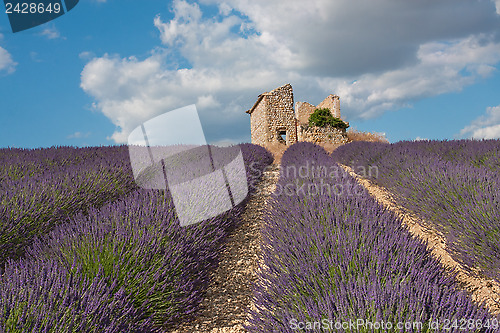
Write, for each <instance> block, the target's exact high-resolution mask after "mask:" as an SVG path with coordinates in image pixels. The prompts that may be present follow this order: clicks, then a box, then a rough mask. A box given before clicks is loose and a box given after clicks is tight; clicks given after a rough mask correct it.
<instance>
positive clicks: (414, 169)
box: [333, 140, 500, 282]
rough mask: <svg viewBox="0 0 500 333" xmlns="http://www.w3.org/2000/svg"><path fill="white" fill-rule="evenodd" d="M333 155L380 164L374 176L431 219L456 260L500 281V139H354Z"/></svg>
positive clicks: (365, 164) (349, 162) (352, 161)
mask: <svg viewBox="0 0 500 333" xmlns="http://www.w3.org/2000/svg"><path fill="white" fill-rule="evenodd" d="M333 156H334V157H335V158H336V159H337V160H338V161H339V162H340V163H344V164H347V165H351V166H354V169H358V171H359V170H362V169H359V166H362V167H363V168H368V167H372V168H373V167H376V168H377V169H378V176H377V177H375V178H374V179H373V180H374V181H375V182H376V183H377V184H379V185H382V186H385V187H387V188H388V189H389V190H390V191H391V193H393V194H394V196H395V198H396V200H397V201H398V202H399V203H400V204H402V205H403V206H405V207H406V208H408V209H410V210H412V211H413V212H415V213H416V214H418V215H419V216H421V217H422V218H423V219H424V220H426V221H428V222H430V223H432V224H433V225H434V227H435V228H437V229H438V230H439V231H440V232H441V233H442V234H443V235H444V236H445V238H446V243H447V247H448V248H449V249H450V252H451V254H452V256H453V257H454V259H455V260H457V261H458V262H460V263H461V264H463V265H464V267H465V268H467V269H469V270H471V271H477V270H479V271H480V272H481V274H482V275H484V276H485V277H488V278H492V279H495V280H496V281H498V282H500V242H499V239H500V140H483V141H477V140H457V141H419V142H408V141H406V142H398V143H394V144H390V145H389V144H371V143H361V142H355V143H351V144H349V145H346V146H344V147H341V148H339V149H337V150H336V151H335V152H334V153H333Z"/></svg>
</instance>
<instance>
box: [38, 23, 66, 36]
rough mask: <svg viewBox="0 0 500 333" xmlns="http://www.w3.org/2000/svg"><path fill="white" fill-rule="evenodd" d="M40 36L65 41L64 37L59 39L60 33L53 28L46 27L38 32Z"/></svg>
mask: <svg viewBox="0 0 500 333" xmlns="http://www.w3.org/2000/svg"><path fill="white" fill-rule="evenodd" d="M40 35H41V36H45V37H47V38H48V39H58V38H63V39H66V38H65V37H61V33H60V32H59V30H57V28H56V27H55V26H51V27H47V28H45V29H43V30H42V32H40Z"/></svg>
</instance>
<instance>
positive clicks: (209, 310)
mask: <svg viewBox="0 0 500 333" xmlns="http://www.w3.org/2000/svg"><path fill="white" fill-rule="evenodd" d="M278 176H279V167H278V166H277V165H274V164H273V165H272V166H270V167H268V168H266V171H265V172H264V174H263V176H262V179H261V180H260V182H259V183H258V184H257V189H256V191H255V192H254V194H253V195H252V196H251V197H250V199H249V201H248V203H247V205H246V208H245V211H244V213H243V214H242V222H241V224H240V226H238V227H237V228H236V229H235V230H233V232H232V234H231V235H230V236H229V238H228V241H227V243H226V247H225V250H224V251H223V252H222V256H221V262H220V264H219V267H218V268H217V269H216V270H215V271H214V272H213V275H212V278H211V284H210V286H209V288H208V290H207V293H206V296H205V299H204V300H203V301H202V303H201V306H200V310H199V311H198V312H197V313H196V316H195V318H194V319H193V320H192V321H190V322H187V323H184V324H183V325H182V326H181V327H179V328H177V329H175V330H172V331H170V333H192V332H202V333H207V332H210V333H219V332H220V333H222V332H224V333H226V332H227V333H229V332H231V333H233V332H234V333H239V332H246V330H245V329H244V328H243V323H244V322H245V321H246V320H247V314H246V312H247V309H248V308H249V307H250V306H251V305H252V289H251V288H252V283H253V282H254V281H255V279H256V274H255V273H256V269H257V267H258V265H257V260H258V259H259V251H260V226H261V220H262V211H263V208H264V206H265V204H266V201H267V199H268V198H269V195H270V194H271V193H272V192H273V191H274V189H275V187H276V181H277V180H278Z"/></svg>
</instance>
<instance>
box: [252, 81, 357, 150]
mask: <svg viewBox="0 0 500 333" xmlns="http://www.w3.org/2000/svg"><path fill="white" fill-rule="evenodd" d="M320 108H327V109H330V112H331V114H332V115H333V116H334V117H336V118H339V119H340V98H339V96H337V95H329V96H328V97H327V98H325V99H324V100H323V101H322V102H321V103H319V104H318V105H317V106H314V105H312V104H309V103H307V102H297V103H296V104H295V110H294V108H293V90H292V86H291V85H290V84H286V85H284V86H282V87H279V88H276V89H274V90H271V91H270V92H265V93H263V94H260V95H259V96H258V98H257V101H256V102H255V104H254V105H253V106H252V108H251V109H250V110H248V111H246V113H248V114H250V127H251V132H252V143H254V144H258V145H261V146H266V145H269V144H273V143H281V144H286V145H291V144H293V143H295V142H297V141H309V142H314V143H336V144H342V143H346V142H347V137H346V130H345V129H338V128H332V127H315V126H309V117H310V116H311V114H312V113H313V112H314V110H316V109H320Z"/></svg>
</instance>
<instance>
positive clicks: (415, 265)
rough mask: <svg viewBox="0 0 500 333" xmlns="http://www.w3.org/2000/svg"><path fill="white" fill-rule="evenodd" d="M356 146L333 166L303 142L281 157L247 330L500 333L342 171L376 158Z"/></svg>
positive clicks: (376, 148) (394, 219) (389, 215)
mask: <svg viewBox="0 0 500 333" xmlns="http://www.w3.org/2000/svg"><path fill="white" fill-rule="evenodd" d="M351 145H354V144H350V145H349V144H348V145H345V146H344V147H342V149H343V150H340V149H339V151H338V152H337V153H335V152H334V157H331V156H329V155H328V154H327V153H326V152H325V151H324V150H323V149H322V148H320V147H318V146H315V145H313V144H310V143H298V144H295V145H293V146H291V147H290V148H289V149H288V150H287V151H286V152H285V154H284V155H283V158H282V165H281V177H280V180H279V182H278V184H277V189H276V191H275V193H274V195H273V198H272V199H273V201H272V204H271V205H270V207H269V209H268V210H267V215H266V220H265V225H264V229H263V242H264V246H263V261H264V263H263V266H262V270H261V271H260V272H259V279H258V283H257V284H256V310H254V311H252V312H251V315H252V319H251V321H250V324H249V325H248V327H247V329H248V331H249V332H259V333H260V332H262V333H263V332H297V331H300V332H307V331H313V332H334V331H335V332H336V331H340V332H376V331H380V332H497V331H498V330H499V327H498V318H495V317H493V316H492V315H490V314H489V313H488V311H487V310H486V309H485V308H484V307H482V306H480V305H478V304H475V303H473V302H472V301H471V299H470V297H469V295H468V293H466V292H465V291H462V289H461V286H460V285H459V284H458V283H457V282H456V280H455V279H454V273H453V272H450V271H447V270H445V269H444V268H443V267H442V266H441V265H440V263H439V262H438V261H437V260H436V259H435V258H434V257H433V256H431V255H430V253H429V251H428V250H427V248H426V245H425V244H424V243H423V242H422V241H420V240H418V239H416V238H414V237H413V236H411V234H410V233H409V231H408V230H407V229H406V228H405V227H404V226H403V225H402V221H401V220H400V218H398V217H397V216H396V215H394V213H392V212H391V211H388V210H386V209H385V208H383V206H381V205H380V204H379V203H378V202H377V201H376V200H375V199H374V198H373V197H371V196H370V195H369V194H368V192H367V191H366V190H365V189H364V188H362V187H360V186H359V185H358V184H357V183H356V181H355V180H354V179H353V178H352V177H351V176H349V175H348V174H347V173H346V172H345V171H344V170H343V169H342V168H341V167H340V166H339V165H338V164H337V161H339V160H341V161H346V160H348V158H347V156H351V157H352V158H358V156H362V158H366V159H368V156H372V155H370V154H366V155H363V152H366V151H368V150H367V149H366V148H367V146H368V144H364V145H363V144H360V148H359V149H355V147H356V146H354V147H353V150H352V151H351V150H350V149H349V146H351ZM361 146H363V147H364V149H363V148H361ZM383 149H386V145H380V144H379V145H377V144H374V147H373V148H372V147H370V150H369V151H370V152H374V154H375V152H380V151H382V150H383ZM449 153H450V156H452V154H453V153H452V152H451V151H450V152H449ZM380 155H383V154H380ZM380 155H376V156H379V159H380V158H382V157H380ZM404 156H406V154H405V153H403V152H402V153H401V160H404V159H405V157H404ZM410 156H411V155H410ZM341 157H342V158H341ZM359 158H361V157H359ZM391 158H392V160H396V162H398V160H397V159H396V158H395V157H394V156H392V157H391ZM391 158H388V161H389V160H391ZM417 158H420V156H418V157H417ZM355 162H358V160H355ZM387 165H391V164H390V163H389V162H387ZM406 166H408V167H409V165H406ZM305 170H307V172H306V171H305ZM384 171H385V169H384V170H383V171H381V173H382V174H383V172H384ZM408 172H411V169H410V171H408ZM392 175H393V174H392ZM392 175H391V176H392ZM387 177H388V178H390V177H389V176H387ZM395 182H396V181H395ZM497 241H498V238H497ZM497 253H498V252H497ZM450 323H455V324H457V325H456V326H453V325H450ZM397 325H401V326H397Z"/></svg>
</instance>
